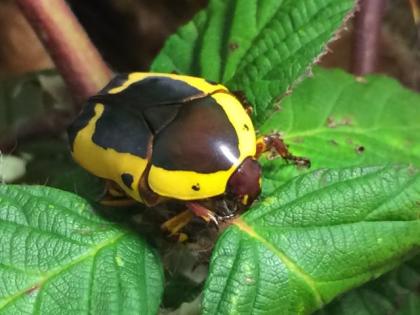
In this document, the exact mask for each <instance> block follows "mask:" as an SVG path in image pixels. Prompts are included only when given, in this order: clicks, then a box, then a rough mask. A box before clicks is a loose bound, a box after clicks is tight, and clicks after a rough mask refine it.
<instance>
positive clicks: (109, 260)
mask: <svg viewBox="0 0 420 315" xmlns="http://www.w3.org/2000/svg"><path fill="white" fill-rule="evenodd" d="M162 291H163V273H162V268H161V265H160V261H159V259H158V258H157V256H156V255H155V253H154V252H153V251H152V250H151V249H150V248H149V247H148V246H147V244H146V243H145V242H144V241H143V240H141V239H140V238H139V237H137V236H136V235H134V234H132V233H129V232H127V231H125V230H123V229H121V228H118V227H116V226H114V225H113V224H111V223H109V222H106V221H103V220H102V219H100V218H99V217H98V216H97V215H95V214H94V213H93V212H92V209H91V207H90V206H89V205H88V204H87V203H86V202H85V201H84V200H82V199H81V198H79V197H77V196H75V195H72V194H70V193H66V192H62V191H59V190H56V189H52V188H47V187H41V186H6V185H2V186H0V313H1V314H78V315H79V314H153V315H154V314H156V313H157V309H158V306H159V302H160V299H161V294H162Z"/></svg>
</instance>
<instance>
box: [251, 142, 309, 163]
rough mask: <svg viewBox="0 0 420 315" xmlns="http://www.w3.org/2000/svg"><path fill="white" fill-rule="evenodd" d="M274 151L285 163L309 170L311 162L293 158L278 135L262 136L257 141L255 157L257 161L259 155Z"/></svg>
mask: <svg viewBox="0 0 420 315" xmlns="http://www.w3.org/2000/svg"><path fill="white" fill-rule="evenodd" d="M271 150H275V151H276V153H277V154H278V155H280V156H281V157H282V158H283V159H284V160H286V161H287V162H292V163H293V164H295V165H297V166H303V167H307V168H309V167H310V166H311V161H309V160H308V159H307V158H304V157H300V156H294V155H293V154H292V153H290V152H289V150H288V149H287V145H286V144H285V143H284V142H283V139H281V138H280V135H278V134H272V135H268V136H262V137H260V138H258V139H257V152H256V154H255V157H256V158H257V159H258V158H259V157H260V156H261V154H263V153H264V152H268V151H271Z"/></svg>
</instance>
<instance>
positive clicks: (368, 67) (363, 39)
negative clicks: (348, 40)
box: [352, 0, 386, 75]
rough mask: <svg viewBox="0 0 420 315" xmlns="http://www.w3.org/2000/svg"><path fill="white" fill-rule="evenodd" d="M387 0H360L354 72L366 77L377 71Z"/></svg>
mask: <svg viewBox="0 0 420 315" xmlns="http://www.w3.org/2000/svg"><path fill="white" fill-rule="evenodd" d="M385 5H386V1H385V0H360V11H359V12H358V13H357V15H356V19H355V30H354V43H353V55H352V72H353V73H354V74H355V75H365V74H368V73H372V72H374V71H375V70H376V64H377V60H378V46H379V37H380V31H381V24H382V23H381V22H382V17H383V14H384V10H385Z"/></svg>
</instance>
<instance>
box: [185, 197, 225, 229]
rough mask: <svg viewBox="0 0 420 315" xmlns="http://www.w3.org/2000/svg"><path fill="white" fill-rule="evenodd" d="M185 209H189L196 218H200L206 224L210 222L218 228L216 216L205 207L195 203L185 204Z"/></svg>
mask: <svg viewBox="0 0 420 315" xmlns="http://www.w3.org/2000/svg"><path fill="white" fill-rule="evenodd" d="M187 207H188V209H190V210H191V211H192V212H193V213H194V214H195V215H196V216H198V217H200V218H202V219H203V220H204V221H206V222H207V223H208V222H210V221H212V222H213V223H214V224H215V225H216V226H219V222H218V221H217V217H216V215H215V214H214V213H213V211H211V210H209V209H207V208H206V207H204V206H202V205H200V204H199V203H196V202H187Z"/></svg>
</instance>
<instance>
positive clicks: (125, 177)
mask: <svg viewBox="0 0 420 315" xmlns="http://www.w3.org/2000/svg"><path fill="white" fill-rule="evenodd" d="M121 179H122V181H123V183H124V185H125V186H127V187H128V188H130V189H132V187H131V185H132V184H133V175H131V174H128V173H123V174H121Z"/></svg>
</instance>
